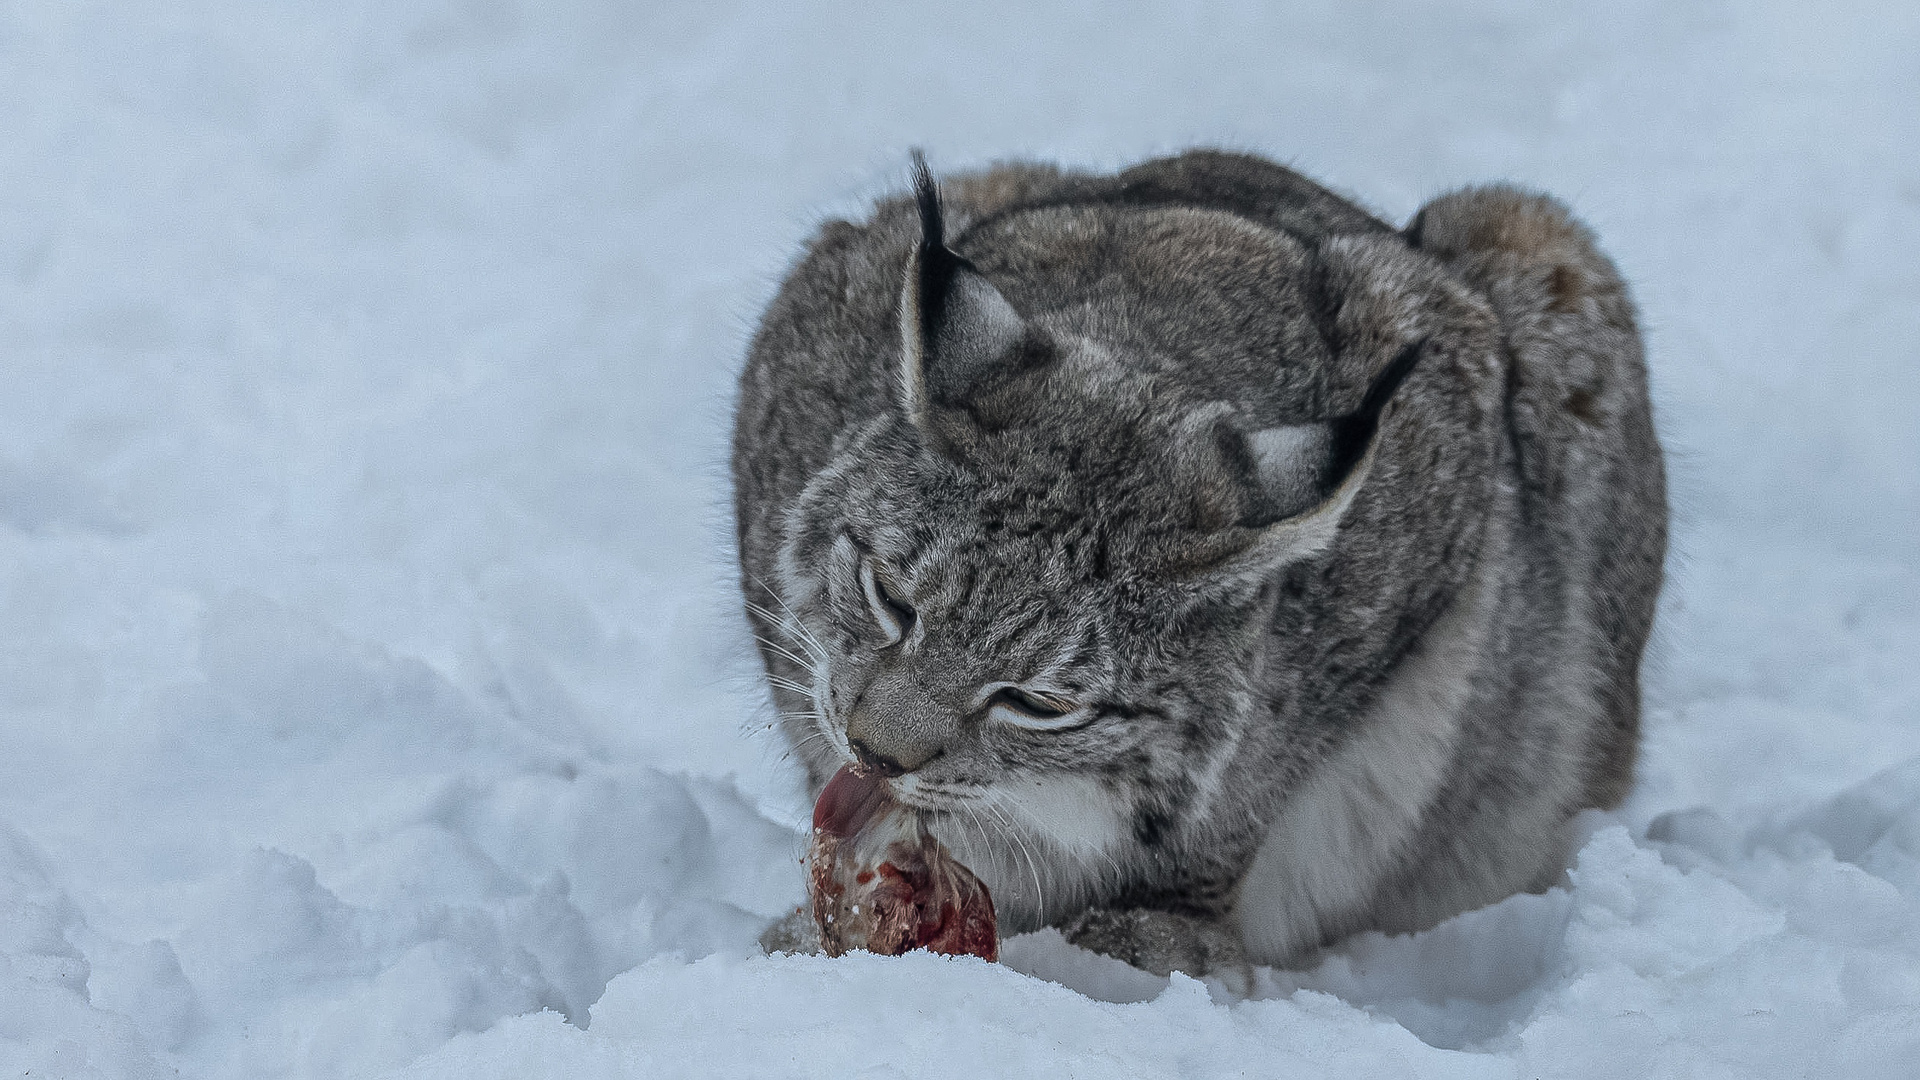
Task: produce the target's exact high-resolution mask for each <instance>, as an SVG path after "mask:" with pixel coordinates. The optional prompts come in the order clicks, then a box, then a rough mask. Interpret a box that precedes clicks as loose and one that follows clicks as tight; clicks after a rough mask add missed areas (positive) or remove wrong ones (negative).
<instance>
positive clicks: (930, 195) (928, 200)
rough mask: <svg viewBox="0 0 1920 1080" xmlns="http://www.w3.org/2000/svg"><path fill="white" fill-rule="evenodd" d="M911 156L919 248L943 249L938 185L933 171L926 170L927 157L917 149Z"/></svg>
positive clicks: (944, 229)
mask: <svg viewBox="0 0 1920 1080" xmlns="http://www.w3.org/2000/svg"><path fill="white" fill-rule="evenodd" d="M910 153H911V154H912V155H913V197H914V200H915V201H916V202H918V203H919V204H920V247H921V250H923V251H924V250H926V249H928V248H944V247H946V246H947V238H946V235H945V232H946V225H945V223H944V222H942V221H941V218H940V185H939V184H938V183H936V182H935V181H934V179H933V170H932V169H929V168H927V155H926V154H924V153H922V152H921V150H920V148H919V147H917V146H916V147H914V148H913V150H911V151H910Z"/></svg>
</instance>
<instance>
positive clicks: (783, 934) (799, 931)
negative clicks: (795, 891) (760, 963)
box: [760, 905, 826, 956]
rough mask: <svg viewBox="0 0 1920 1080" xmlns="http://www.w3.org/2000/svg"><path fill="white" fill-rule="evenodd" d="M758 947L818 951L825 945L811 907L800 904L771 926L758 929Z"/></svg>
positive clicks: (772, 951) (771, 949)
mask: <svg viewBox="0 0 1920 1080" xmlns="http://www.w3.org/2000/svg"><path fill="white" fill-rule="evenodd" d="M760 947H761V948H762V949H765V950H766V951H767V955H769V956H771V955H773V954H774V953H809V954H811V953H819V952H825V951H826V947H825V946H824V945H823V944H821V941H820V928H819V927H818V926H816V925H815V924H814V921H813V909H811V908H809V907H807V906H805V905H802V906H800V907H797V908H794V909H793V910H792V911H790V912H788V913H787V914H786V916H785V917H783V918H781V919H780V920H779V921H778V922H776V923H774V924H773V925H772V926H769V927H767V928H766V929H765V930H762V931H760Z"/></svg>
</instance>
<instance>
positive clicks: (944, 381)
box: [733, 151, 1667, 972]
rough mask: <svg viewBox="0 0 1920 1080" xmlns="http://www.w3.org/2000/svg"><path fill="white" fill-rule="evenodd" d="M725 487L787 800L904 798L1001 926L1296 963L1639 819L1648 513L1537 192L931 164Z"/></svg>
mask: <svg viewBox="0 0 1920 1080" xmlns="http://www.w3.org/2000/svg"><path fill="white" fill-rule="evenodd" d="M733 480H734V510H735V514H736V522H737V527H738V535H739V550H740V563H741V584H742V588H743V589H744V591H745V594H746V606H747V612H748V617H749V619H750V620H751V622H752V625H753V628H754V631H755V633H756V634H757V635H758V637H759V638H760V641H761V650H762V658H763V660H764V662H765V664H766V670H767V676H768V681H769V682H770V684H771V686H772V693H773V697H774V701H775V703H776V705H777V708H778V710H779V713H780V717H781V721H782V724H783V726H784V728H785V733H786V736H787V738H788V739H789V740H790V742H791V744H792V747H793V750H794V752H795V754H796V755H797V757H798V758H799V759H800V760H801V761H803V762H804V763H805V765H806V768H807V771H808V775H809V777H810V778H811V781H812V783H813V785H814V790H815V791H816V792H818V791H819V789H820V786H821V785H822V784H824V783H825V782H826V780H827V779H828V777H829V776H831V775H832V774H833V773H834V772H835V771H836V770H837V769H839V768H840V767H841V766H843V765H848V764H853V765H855V766H856V767H858V768H861V769H864V770H867V771H869V772H871V773H879V774H881V775H884V776H885V777H887V778H888V780H887V784H888V786H889V787H890V789H891V791H892V794H893V796H894V797H895V798H896V799H897V800H899V801H900V802H903V803H905V804H907V805H909V806H912V807H916V808H918V809H919V810H920V811H921V812H922V814H923V815H924V818H925V820H926V821H928V822H929V823H930V825H931V829H932V832H933V834H934V835H935V836H937V837H938V838H939V840H940V841H941V842H942V843H944V844H945V845H946V846H947V847H948V848H949V849H951V851H952V852H953V854H954V855H955V857H957V858H958V859H959V860H960V861H961V862H963V863H965V864H966V865H967V866H968V867H970V868H972V870H973V871H974V872H975V873H976V874H978V875H979V877H980V879H981V880H983V881H984V882H986V883H987V884H988V886H989V887H990V888H991V890H992V894H993V897H994V899H995V901H996V902H997V904H998V907H999V916H1000V926H1001V929H1002V931H1003V932H1006V933H1018V932H1021V931H1026V930H1032V929H1036V928H1039V927H1044V926H1058V927H1060V928H1061V929H1062V930H1063V931H1064V932H1065V933H1066V934H1067V936H1068V937H1069V938H1070V939H1072V940H1074V941H1077V942H1079V943H1080V944H1082V945H1085V946H1086V947H1088V948H1091V949H1095V950H1098V951H1101V952H1104V953H1107V954H1110V955H1113V956H1117V957H1120V958H1121V959H1124V960H1126V961H1128V962H1130V963H1133V964H1136V965H1139V966H1141V967H1144V968H1148V969H1150V970H1155V971H1161V972H1165V971H1168V970H1173V969H1180V970H1185V971H1190V972H1201V971H1206V970H1228V969H1236V968H1243V967H1244V965H1245V964H1247V963H1248V962H1255V963H1273V964H1286V963H1294V962H1298V961H1300V960H1302V959H1304V958H1305V957H1306V956H1307V955H1308V954H1310V953H1311V951H1312V950H1314V949H1316V948H1318V947H1320V946H1321V945H1323V944H1326V943H1328V942H1330V941H1333V940H1335V939H1338V938H1340V937H1342V936H1344V935H1346V934H1349V933H1352V932H1354V931H1357V930H1362V929H1368V928H1372V929H1379V930H1385V931H1389V932H1393V931H1409V930H1416V929H1421V928H1424V927H1427V926H1430V925H1432V924H1434V923H1436V922H1438V921H1440V920H1442V919H1445V918H1447V917H1448V916H1450V915H1453V914H1455V913H1457V912H1460V911H1464V910H1467V909H1470V908H1474V907H1478V906H1481V905H1484V904H1488V903H1491V902H1493V901H1495V900H1498V899H1500V898H1501V897H1503V896H1506V895H1509V894H1511V893H1513V892H1516V891H1519V890H1526V889H1533V890H1538V889H1542V888H1545V887H1547V886H1548V885H1550V884H1552V883H1553V882H1554V881H1556V880H1557V879H1558V878H1559V876H1560V874H1561V873H1562V871H1563V867H1564V866H1565V861H1566V858H1567V854H1568V851H1567V847H1568V839H1569V838H1568V823H1569V821H1570V820H1571V819H1572V817H1573V816H1574V815H1575V814H1577V813H1578V812H1579V811H1580V810H1582V809H1584V808H1587V807H1610V806H1613V805H1615V804H1616V803H1618V802H1619V801H1620V799H1621V798H1622V796H1623V795H1624V794H1625V793H1626V791H1627V789H1628V787H1629V786H1630V785H1631V783H1632V778H1633V764H1634V754H1635V746H1636V742H1637V739H1638V732H1639V710H1640V686H1639V666H1640V656H1641V651H1642V648H1643V646H1644V645H1645V643H1646V639H1647V632H1648V627H1649V624H1650V623H1651V621H1652V619H1653V613H1654V600H1655V596H1656V594H1657V593H1658V591H1659V588H1660V579H1661V563H1662V558H1663V554H1664V550H1665V545H1666V520H1667V515H1666V502H1665V481H1664V478H1663V472H1662V466H1661V458H1660V449H1659V445H1658V443H1657V442H1656V441H1655V438H1654V431H1653V424H1652V419H1651V415H1650V410H1649V406H1648V400H1647V377H1646V369H1645V365H1644V361H1643V359H1642V355H1641V344H1640V337H1639V333H1638V331H1637V329H1636V327H1635V324H1634V312H1633V304H1632V301H1631V300H1630V299H1629V297H1628V295H1627V290H1626V286H1625V285H1624V284H1623V283H1622V281H1621V279H1620V276H1619V274H1618V273H1617V272H1616V271H1615V269H1614V267H1613V264H1612V263H1611V262H1609V261H1608V259H1607V258H1606V256H1604V255H1602V254H1601V253H1600V251H1599V249H1598V248H1597V247H1596V246H1595V242H1594V238H1593V235H1592V234H1591V233H1590V232H1589V231H1588V230H1587V229H1586V228H1585V227H1584V226H1583V225H1581V224H1580V223H1579V222H1578V221H1576V220H1574V218H1573V217H1572V216H1570V215H1569V213H1568V212H1567V210H1566V208H1565V207H1564V206H1562V205H1561V204H1560V203H1558V202H1556V201H1554V200H1552V199H1550V198H1548V197H1546V196H1543V195H1537V194H1531V193H1528V192H1523V191H1519V190H1516V189H1513V188H1510V187H1501V186H1493V187H1483V188H1472V189H1468V190H1465V191H1460V192H1455V193H1453V194H1450V195H1446V196H1443V197H1441V198H1439V199H1436V200H1435V201H1433V202H1431V203H1429V204H1428V205H1427V206H1426V207H1425V208H1423V209H1422V210H1420V212H1419V213H1417V214H1416V215H1414V217H1413V220H1412V221H1411V222H1410V223H1409V224H1407V226H1406V227H1405V228H1401V229H1395V228H1394V227H1392V226H1390V225H1388V224H1386V223H1384V222H1382V221H1380V220H1379V219H1377V218H1375V217H1374V216H1372V215H1371V214H1369V213H1368V212H1367V211H1365V210H1363V209H1361V208H1360V207H1358V206H1356V205H1354V204H1353V203H1351V202H1349V201H1347V200H1345V199H1343V198H1340V197H1338V196H1336V195H1334V194H1332V193H1331V192H1329V191H1327V190H1326V189H1324V188H1321V187H1320V186H1318V185H1316V184H1314V183H1313V182H1312V181H1309V180H1307V179H1306V178H1304V177H1302V176H1300V175H1299V174H1297V173H1295V172H1292V171H1290V170H1288V169H1285V168H1282V167H1280V166H1278V165H1274V164H1272V163H1270V162H1267V161H1264V160H1262V159H1260V158H1257V157H1251V156H1245V155H1238V154H1227V153H1217V152H1210V151H1195V152H1191V153H1186V154H1181V155H1178V156H1175V157H1168V158H1161V159H1156V160H1153V161H1148V162H1146V163H1144V164H1142V165H1139V166H1136V167H1134V168H1131V169H1128V170H1126V171H1124V172H1121V173H1119V174H1117V175H1113V176H1096V175H1090V174H1085V173H1077V172H1070V171H1065V170H1061V169H1057V168H1053V167H1049V166H1044V165H1000V166H996V167H993V168H990V169H987V170H985V171H982V172H976V173H968V174H962V175H956V176H950V177H947V178H945V180H944V181H937V180H936V179H935V178H934V177H933V176H932V175H931V174H930V173H929V172H928V171H927V168H926V165H925V163H924V162H923V161H920V160H919V159H918V158H917V157H916V172H915V180H914V189H913V190H912V191H911V192H909V193H907V194H905V195H902V196H900V197H898V198H890V199H886V200H883V201H881V202H880V203H878V204H877V205H876V206H875V207H874V208H873V211H872V213H871V215H870V216H869V217H868V218H867V219H866V220H864V221H860V222H846V221H831V222H828V223H827V224H826V225H824V226H823V227H822V228H821V229H820V231H819V233H818V234H817V235H816V236H815V237H814V239H813V241H812V242H811V244H810V245H809V246H808V248H807V251H806V253H805V255H804V257H803V258H802V259H801V260H800V262H799V263H798V264H797V265H796V266H795V267H794V268H793V270H792V272H791V273H790V274H789V275H788V277H787V279H786V281H785V284H784V285H783V287H782V288H781V290H780V292H779V295H778V296H777V297H776V298H775V299H774V301H773V303H772V305H771V306H770V307H769V308H768V310H767V312H766V314H765V317H764V319H763V320H762V322H761V324H760V328H759V331H758V333H757V335H756V336H755V338H754V341H753V346H752V351H751V355H750V356H749V358H748V361H747V365H746V369H745V371H744V373H743V374H742V376H741V381H740V397H739V405H738V411H737V414H736V417H735V427H734V435H733Z"/></svg>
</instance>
